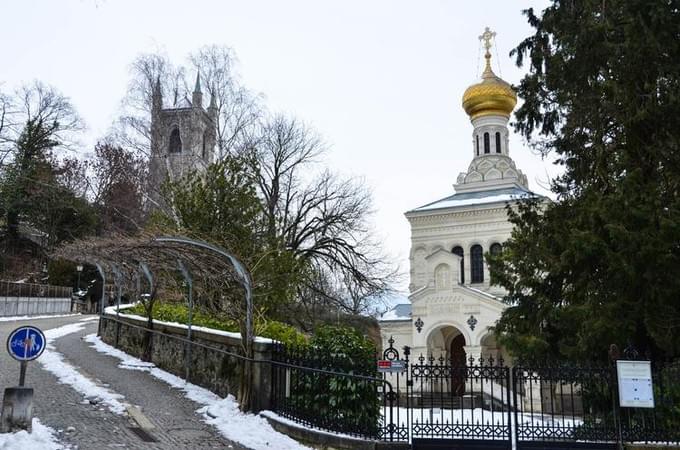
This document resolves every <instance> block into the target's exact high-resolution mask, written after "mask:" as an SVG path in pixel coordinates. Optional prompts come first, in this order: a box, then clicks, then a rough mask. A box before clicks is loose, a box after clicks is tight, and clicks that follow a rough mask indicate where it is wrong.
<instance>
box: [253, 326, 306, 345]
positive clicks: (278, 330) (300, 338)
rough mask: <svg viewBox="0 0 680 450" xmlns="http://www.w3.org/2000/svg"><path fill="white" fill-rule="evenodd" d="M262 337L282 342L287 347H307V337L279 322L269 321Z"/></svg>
mask: <svg viewBox="0 0 680 450" xmlns="http://www.w3.org/2000/svg"><path fill="white" fill-rule="evenodd" d="M261 334H262V336H263V337H268V338H270V339H274V340H276V341H279V342H282V343H284V344H286V345H294V346H296V347H301V346H304V345H307V336H305V335H304V334H302V333H300V332H299V331H298V330H296V329H295V328H294V327H292V326H291V325H288V324H286V323H282V322H277V321H268V322H267V324H266V325H265V326H264V329H263V330H262V333H261Z"/></svg>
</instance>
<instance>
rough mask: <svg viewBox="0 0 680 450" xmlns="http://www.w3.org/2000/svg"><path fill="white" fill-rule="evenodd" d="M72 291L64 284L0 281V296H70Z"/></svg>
mask: <svg viewBox="0 0 680 450" xmlns="http://www.w3.org/2000/svg"><path fill="white" fill-rule="evenodd" d="M72 292H73V289H72V288H70V287H65V286H51V285H48V284H33V283H16V282H12V281H0V297H29V298H35V297H47V298H71V293H72Z"/></svg>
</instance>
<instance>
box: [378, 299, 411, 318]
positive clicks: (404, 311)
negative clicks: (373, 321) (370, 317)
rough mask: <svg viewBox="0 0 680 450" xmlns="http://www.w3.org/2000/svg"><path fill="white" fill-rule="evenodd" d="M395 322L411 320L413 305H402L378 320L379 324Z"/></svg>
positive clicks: (396, 306)
mask: <svg viewBox="0 0 680 450" xmlns="http://www.w3.org/2000/svg"><path fill="white" fill-rule="evenodd" d="M395 320H411V304H410V303H401V304H399V305H395V306H394V308H392V309H390V310H389V311H387V312H385V313H383V315H382V316H380V318H379V319H378V321H379V322H391V321H395Z"/></svg>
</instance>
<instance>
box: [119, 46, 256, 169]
mask: <svg viewBox="0 0 680 450" xmlns="http://www.w3.org/2000/svg"><path fill="white" fill-rule="evenodd" d="M188 61H189V63H188V67H187V66H183V65H173V64H172V62H171V61H170V60H169V58H168V57H167V56H166V55H164V54H161V53H147V54H142V55H140V56H138V57H137V59H135V61H134V62H133V63H132V65H131V68H130V83H129V85H128V91H127V94H126V96H125V98H124V99H123V102H122V106H123V113H122V115H121V117H120V119H119V121H118V127H117V130H116V137H117V138H118V139H119V140H120V142H121V144H123V145H124V146H126V147H129V148H132V149H135V150H136V151H138V152H139V153H140V154H141V155H145V156H147V157H148V156H150V148H151V138H152V136H151V132H152V130H151V110H152V97H153V91H154V87H155V86H156V83H157V82H160V85H161V94H162V96H163V99H164V105H163V106H164V107H167V108H174V107H179V106H182V105H186V104H190V103H191V101H190V99H189V96H188V93H189V92H191V88H193V85H191V84H190V83H189V79H191V80H193V77H194V74H195V73H196V72H198V73H200V75H201V80H202V82H201V85H202V88H203V89H205V90H206V91H207V92H208V94H209V97H210V98H213V97H214V99H215V106H216V107H217V111H218V114H217V123H216V124H215V125H216V129H217V146H218V158H221V157H224V155H226V154H227V153H228V152H230V151H236V149H240V148H241V147H242V142H243V140H244V136H245V135H246V132H247V130H249V129H250V128H251V127H253V126H254V125H255V124H256V123H257V120H258V119H259V117H260V116H261V111H262V109H261V105H260V97H258V96H255V95H253V94H251V93H250V92H249V91H248V90H247V89H245V88H244V87H243V86H242V85H241V84H240V82H239V80H238V77H237V75H236V73H235V71H234V65H235V57H234V56H233V52H232V50H231V49H229V48H228V47H221V46H216V45H212V46H205V47H202V48H201V49H199V50H198V51H196V52H194V53H192V54H190V55H189V57H188Z"/></svg>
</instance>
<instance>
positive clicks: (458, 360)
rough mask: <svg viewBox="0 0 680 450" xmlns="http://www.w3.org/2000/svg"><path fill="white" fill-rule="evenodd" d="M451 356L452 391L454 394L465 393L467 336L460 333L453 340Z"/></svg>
mask: <svg viewBox="0 0 680 450" xmlns="http://www.w3.org/2000/svg"><path fill="white" fill-rule="evenodd" d="M449 356H450V358H449V359H450V361H451V392H452V393H453V394H454V395H463V394H464V393H465V376H464V374H465V371H464V370H463V367H465V360H466V355H465V337H464V336H463V335H462V334H458V335H457V336H456V337H454V338H453V339H452V340H451V344H450V345H449Z"/></svg>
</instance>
